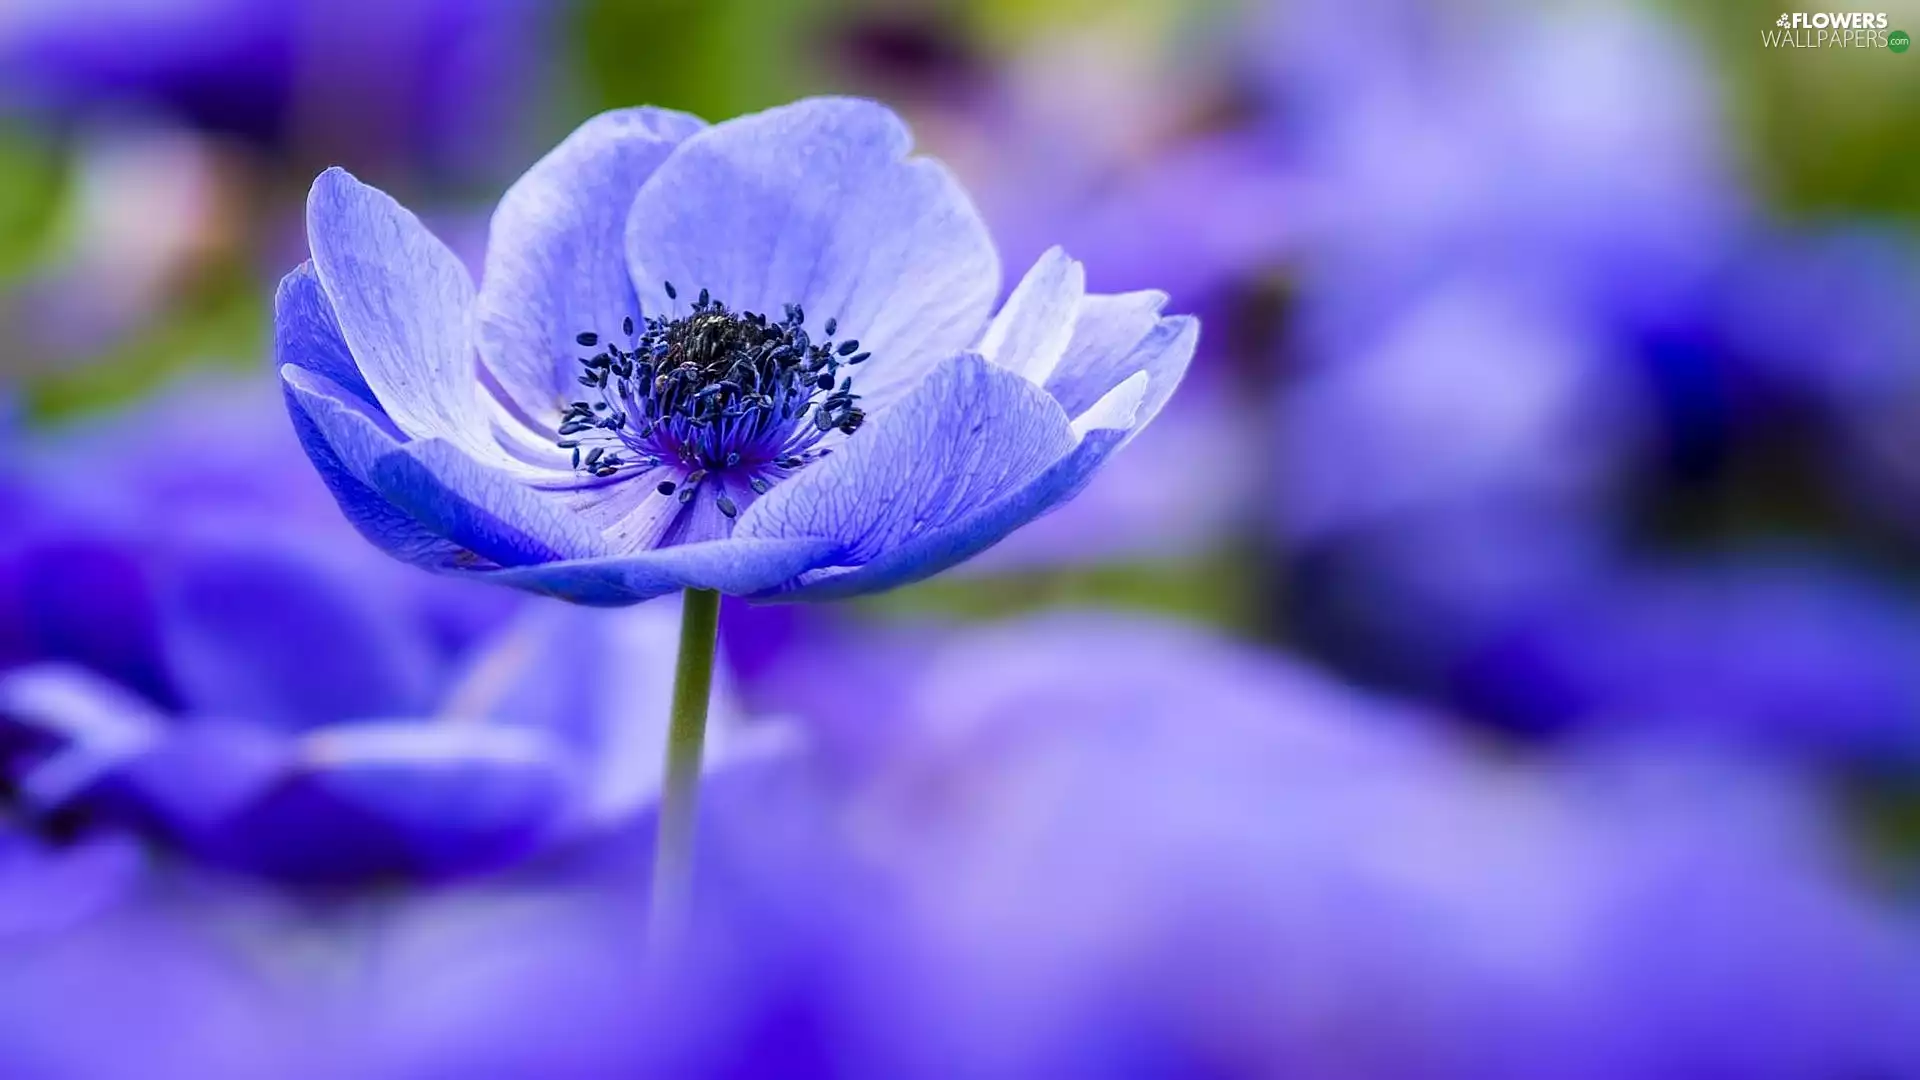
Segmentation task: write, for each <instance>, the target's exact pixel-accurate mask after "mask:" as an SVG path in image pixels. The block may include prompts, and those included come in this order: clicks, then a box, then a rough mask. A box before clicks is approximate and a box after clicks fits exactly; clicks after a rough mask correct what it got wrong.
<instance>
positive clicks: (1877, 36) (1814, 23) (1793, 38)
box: [1760, 11, 1905, 52]
mask: <svg viewBox="0 0 1920 1080" xmlns="http://www.w3.org/2000/svg"><path fill="white" fill-rule="evenodd" d="M1773 25H1774V29H1772V30H1766V31H1762V32H1761V35H1760V40H1761V44H1763V45H1764V46H1766V47H1767V48H1769V49H1780V48H1793V49H1806V48H1887V49H1892V50H1893V51H1894V52H1904V51H1905V48H1904V46H1903V47H1900V48H1895V47H1894V46H1893V39H1894V37H1895V36H1897V35H1898V33H1899V32H1898V31H1895V32H1894V33H1893V34H1889V33H1888V30H1887V13H1886V12H1884V11H1815V12H1805V11H1793V12H1787V13H1784V14H1782V15H1781V16H1780V17H1779V18H1778V19H1775V20H1774V24H1773Z"/></svg>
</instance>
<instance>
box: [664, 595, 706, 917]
mask: <svg viewBox="0 0 1920 1080" xmlns="http://www.w3.org/2000/svg"><path fill="white" fill-rule="evenodd" d="M719 630H720V594H719V593H717V592H714V591H713V590H711V589H688V590H687V592H686V597H685V599H684V600H683V601H682V602H681V607H680V659H679V662H678V664H677V665H676V666H675V668H674V673H673V717H672V726H671V728H669V730H668V732H667V769H666V776H665V780H664V782H663V783H662V785H661V790H660V826H659V832H658V833H657V834H656V839H655V843H654V852H653V907H652V910H651V912H650V926H651V929H652V937H653V939H654V940H655V941H656V942H660V941H671V940H673V939H674V938H675V937H677V936H678V935H679V933H680V931H681V929H682V927H684V926H685V925H686V920H687V915H688V912H689V910H690V907H691V902H692V894H693V826H694V820H695V817H696V811H697V808H698V804H699V800H700V755H701V751H702V750H703V749H704V747H705V743H706V737H707V701H708V698H709V697H711V695H712V691H713V653H714V645H715V639H716V636H717V634H718V633H719Z"/></svg>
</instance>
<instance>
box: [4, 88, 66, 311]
mask: <svg viewBox="0 0 1920 1080" xmlns="http://www.w3.org/2000/svg"><path fill="white" fill-rule="evenodd" d="M66 181H67V169H66V164H65V162H64V161H63V160H62V158H61V156H60V152H59V149H58V147H56V146H55V145H54V143H53V142H52V141H51V140H49V139H46V138H43V137H41V136H38V135H36V134H35V133H34V132H33V131H32V130H31V129H28V128H25V127H19V126H0V285H4V284H6V283H7V282H10V281H13V280H15V279H16V278H18V277H20V276H21V275H22V274H24V273H26V272H27V271H28V270H30V269H32V268H33V267H34V266H35V265H36V264H38V263H39V262H40V261H41V260H42V259H44V258H46V256H47V254H48V250H49V248H51V246H52V244H53V241H54V239H55V237H56V236H57V235H58V233H59V227H60V219H61V212H62V209H63V204H64V194H65V191H66Z"/></svg>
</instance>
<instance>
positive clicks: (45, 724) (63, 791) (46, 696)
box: [0, 664, 167, 812]
mask: <svg viewBox="0 0 1920 1080" xmlns="http://www.w3.org/2000/svg"><path fill="white" fill-rule="evenodd" d="M166 730H167V721H166V718H165V717H163V716H161V715H160V714H159V713H158V712H157V711H155V709H154V708H153V706H151V705H150V704H148V703H147V702H144V701H142V700H140V699H139V698H137V697H135V696H134V695H132V694H130V693H128V692H127V691H126V690H124V689H123V688H121V687H119V686H117V685H115V684H114V683H112V682H111V681H109V680H107V679H105V678H102V677H101V676H99V675H96V674H94V673H93V672H91V671H88V670H87V669H85V668H81V667H75V666H73V665H70V664H36V665H34V666H32V667H27V668H21V669H19V670H17V671H12V672H8V673H7V674H6V675H4V676H0V745H4V746H5V747H6V748H7V751H8V754H9V756H10V757H11V756H13V755H16V754H18V755H21V756H22V760H24V761H30V762H32V764H30V765H28V766H27V767H26V768H25V769H24V770H23V771H22V772H21V773H20V774H19V775H15V776H12V777H10V779H11V780H12V781H13V782H14V783H15V784H17V786H18V789H19V791H18V798H19V800H20V802H21V803H22V804H23V805H24V806H26V807H28V808H29V809H31V810H33V811H36V812H52V811H54V810H58V809H59V808H60V807H62V806H64V805H66V804H68V803H69V802H71V801H73V800H74V799H77V798H81V797H84V796H85V795H86V794H87V793H88V792H90V791H92V790H93V789H94V787H95V786H96V785H97V784H99V783H100V782H101V781H103V780H104V779H106V778H107V777H108V776H109V775H110V774H112V773H113V772H114V771H115V770H117V769H119V768H120V767H121V766H123V765H124V764H126V763H127V762H128V761H131V760H133V759H134V758H136V757H138V756H139V755H140V754H141V753H143V752H145V751H146V750H147V749H148V748H149V747H151V746H153V745H154V744H156V743H157V742H159V741H160V740H161V739H163V738H164V736H165V732H166Z"/></svg>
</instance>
